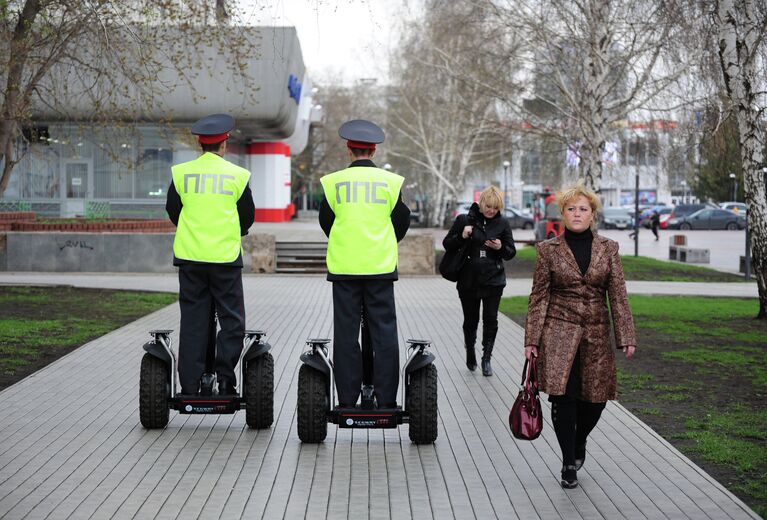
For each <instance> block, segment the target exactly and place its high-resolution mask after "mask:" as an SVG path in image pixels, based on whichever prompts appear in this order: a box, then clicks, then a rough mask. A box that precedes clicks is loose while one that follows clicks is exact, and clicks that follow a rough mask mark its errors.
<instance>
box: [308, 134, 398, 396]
mask: <svg viewBox="0 0 767 520" xmlns="http://www.w3.org/2000/svg"><path fill="white" fill-rule="evenodd" d="M338 134H339V135H340V136H341V138H342V139H345V140H346V141H347V147H348V154H349V159H350V160H351V161H352V163H351V164H350V165H349V167H348V168H346V169H345V170H341V171H337V172H335V173H331V174H328V175H325V176H324V177H322V179H321V182H322V188H323V190H324V192H325V199H324V200H323V201H322V204H321V206H320V214H319V220H320V226H321V227H322V230H323V231H324V232H325V234H326V235H327V236H328V253H327V266H328V280H330V281H332V282H333V329H334V331H333V335H334V337H333V367H334V371H335V380H336V389H337V392H338V401H339V405H340V406H341V408H352V407H354V406H355V405H356V403H357V399H358V398H359V395H360V390H361V386H362V353H361V351H360V345H359V342H358V338H359V333H360V315H361V312H362V309H363V306H364V309H365V312H366V314H367V322H368V326H369V331H370V338H371V343H372V347H373V352H374V356H375V357H374V363H373V386H374V391H375V398H376V402H377V404H378V406H379V408H394V407H395V406H396V405H397V404H396V403H397V387H398V385H399V342H398V339H397V315H396V311H395V308H394V285H393V282H394V280H396V279H397V278H398V276H397V242H399V241H400V240H402V238H404V236H405V233H407V230H408V227H409V226H410V209H409V208H408V207H407V206H406V205H405V204H404V203H403V202H402V196H401V193H400V188H401V187H402V182H403V181H404V177H401V176H400V175H396V174H394V173H391V172H388V171H386V170H382V169H380V168H377V167H376V165H375V164H374V163H373V161H372V160H371V159H372V157H373V154H374V153H375V150H376V144H378V143H382V142H383V140H384V133H383V130H381V129H380V128H379V127H378V126H377V125H375V124H374V123H371V122H370V121H364V120H360V119H357V120H353V121H347V122H346V123H344V124H343V125H341V128H340V129H339V130H338Z"/></svg>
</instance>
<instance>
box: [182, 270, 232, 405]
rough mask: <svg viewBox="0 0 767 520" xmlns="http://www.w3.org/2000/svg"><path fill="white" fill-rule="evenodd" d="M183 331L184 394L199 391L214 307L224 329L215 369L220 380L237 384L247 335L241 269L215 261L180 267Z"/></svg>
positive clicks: (217, 348) (220, 334) (218, 337)
mask: <svg viewBox="0 0 767 520" xmlns="http://www.w3.org/2000/svg"><path fill="white" fill-rule="evenodd" d="M178 282H179V298H178V301H179V306H180V307H181V334H180V338H179V355H178V373H179V379H180V382H181V389H182V393H197V388H198V387H199V383H200V377H201V376H202V374H203V373H204V372H205V359H206V356H207V352H208V342H209V338H210V336H211V334H212V333H214V332H215V331H211V327H212V320H211V310H212V309H213V308H215V310H216V312H217V313H218V321H219V324H220V326H221V330H220V331H219V332H218V335H217V337H216V356H215V362H214V366H213V369H214V371H215V372H216V373H217V374H218V379H219V381H220V380H221V379H222V378H225V379H228V380H229V381H231V383H232V384H233V385H234V384H236V379H235V375H234V367H235V366H236V365H237V361H238V360H239V357H240V353H241V352H242V342H243V338H244V336H245V302H244V296H243V290H242V268H241V267H238V266H229V265H216V264H181V265H180V266H179V269H178Z"/></svg>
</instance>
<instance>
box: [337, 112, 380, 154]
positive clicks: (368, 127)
mask: <svg viewBox="0 0 767 520" xmlns="http://www.w3.org/2000/svg"><path fill="white" fill-rule="evenodd" d="M338 135H339V136H341V139H346V141H347V143H346V145H347V146H348V147H349V148H368V149H372V150H375V147H376V144H378V143H383V141H384V132H383V130H381V128H380V127H379V126H378V125H377V124H375V123H371V122H370V121H366V120H364V119H353V120H352V121H347V122H346V123H344V124H342V125H341V128H339V129H338Z"/></svg>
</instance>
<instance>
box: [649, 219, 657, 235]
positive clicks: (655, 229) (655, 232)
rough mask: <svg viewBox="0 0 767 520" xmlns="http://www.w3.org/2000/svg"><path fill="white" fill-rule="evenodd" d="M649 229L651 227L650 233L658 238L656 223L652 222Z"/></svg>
mask: <svg viewBox="0 0 767 520" xmlns="http://www.w3.org/2000/svg"><path fill="white" fill-rule="evenodd" d="M650 229H652V234H653V235H655V238H658V224H657V223H655V222H653V223H652V225H651V228H650Z"/></svg>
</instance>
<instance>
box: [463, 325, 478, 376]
mask: <svg viewBox="0 0 767 520" xmlns="http://www.w3.org/2000/svg"><path fill="white" fill-rule="evenodd" d="M476 341H477V333H476V332H474V333H467V332H466V331H464V332H463V345H464V348H466V368H468V369H469V370H471V371H472V372H473V371H475V370H476V369H477V352H476V351H475V350H474V343H475V342H476Z"/></svg>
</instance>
